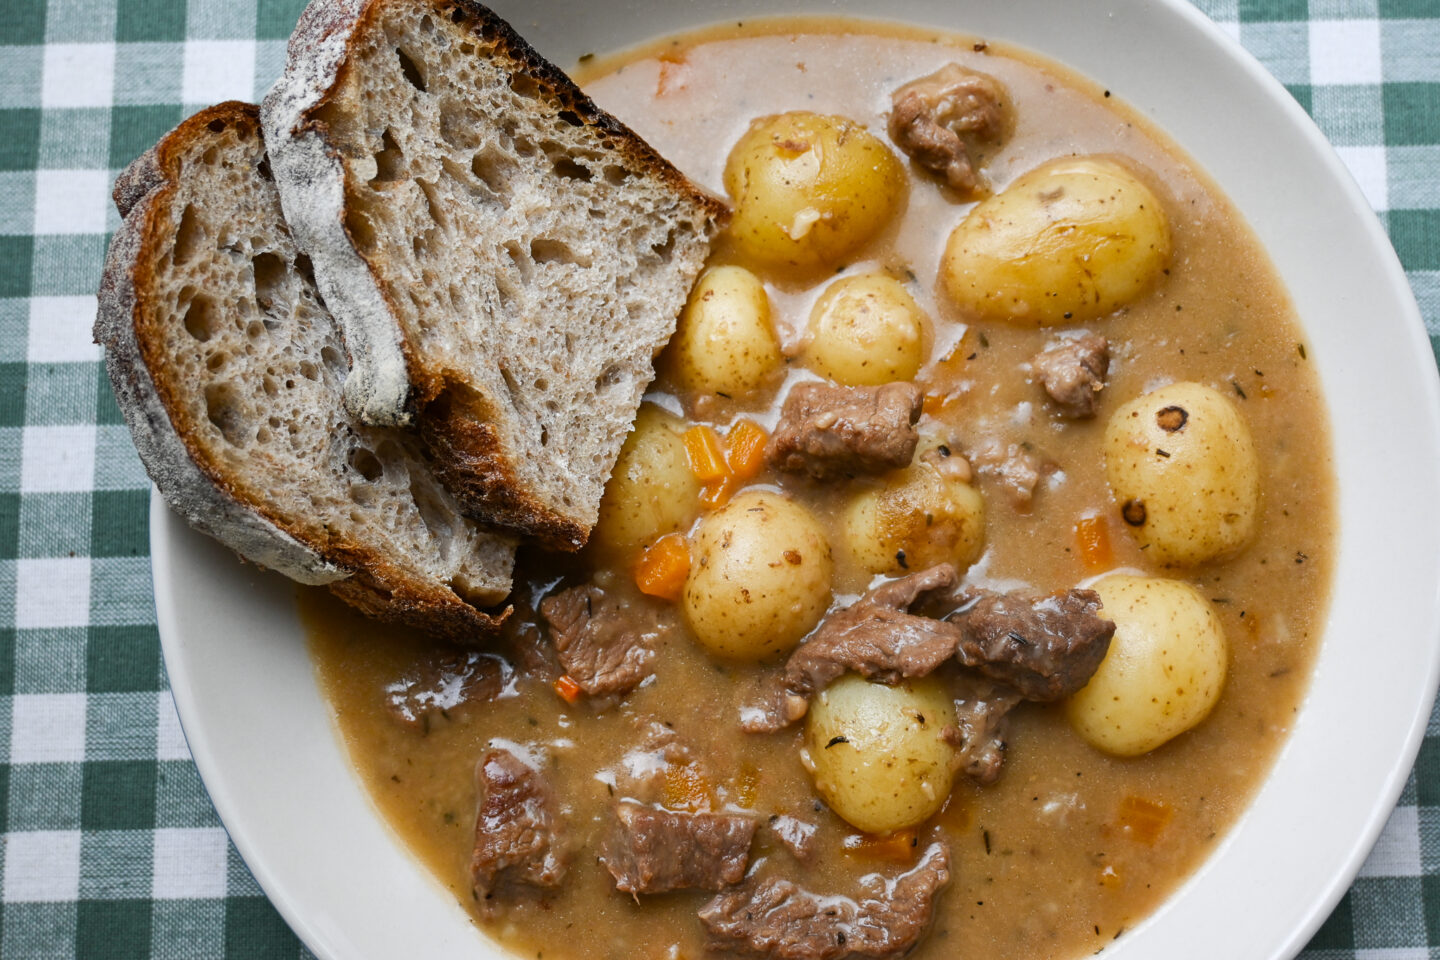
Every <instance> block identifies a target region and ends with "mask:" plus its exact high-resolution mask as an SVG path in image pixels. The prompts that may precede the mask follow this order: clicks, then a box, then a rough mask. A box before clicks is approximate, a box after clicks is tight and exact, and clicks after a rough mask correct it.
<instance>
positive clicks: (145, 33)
mask: <svg viewBox="0 0 1440 960" xmlns="http://www.w3.org/2000/svg"><path fill="white" fill-rule="evenodd" d="M1198 2H1199V6H1200V8H1201V9H1202V10H1204V12H1205V13H1207V14H1208V15H1210V16H1211V17H1212V18H1214V19H1215V20H1216V21H1217V22H1219V23H1220V25H1221V26H1222V27H1223V28H1224V29H1225V30H1226V31H1228V32H1229V33H1231V34H1232V35H1234V36H1236V37H1237V38H1238V39H1239V40H1240V42H1241V43H1243V44H1244V45H1245V46H1246V47H1247V48H1248V49H1249V50H1250V51H1251V52H1252V53H1254V54H1255V55H1256V56H1257V57H1258V58H1259V59H1260V60H1261V62H1263V63H1264V64H1265V66H1266V67H1267V68H1269V70H1270V71H1271V72H1272V73H1274V74H1275V76H1276V77H1277V78H1278V79H1279V80H1280V81H1281V82H1282V83H1284V84H1285V85H1286V86H1287V87H1288V88H1289V90H1290V91H1291V93H1292V94H1293V95H1294V96H1295V98H1296V99H1297V100H1298V101H1299V102H1300V103H1301V104H1303V105H1304V106H1305V108H1306V109H1307V110H1309V111H1310V113H1311V114H1312V115H1313V116H1314V117H1315V120H1316V121H1317V122H1318V123H1319V124H1320V127H1321V129H1322V130H1324V131H1325V134H1326V135H1327V136H1328V137H1329V138H1330V140H1331V142H1332V143H1334V144H1335V147H1336V149H1337V150H1338V151H1339V152H1340V155H1341V157H1342V158H1343V159H1344V160H1345V163H1346V164H1347V165H1348V166H1349V168H1350V170H1351V171H1352V172H1353V173H1354V175H1355V178H1356V179H1357V180H1358V181H1359V183H1360V186H1361V187H1362V189H1363V190H1364V192H1365V195H1366V196H1367V197H1368V198H1369V200H1370V202H1371V204H1372V205H1373V206H1374V208H1375V210H1376V213H1377V215H1378V216H1379V217H1380V219H1381V221H1382V222H1383V223H1384V224H1385V226H1386V228H1387V229H1388V230H1389V232H1390V236H1391V239H1392V240H1393V242H1394V244H1395V247H1396V249H1397V250H1398V251H1399V253H1400V258H1401V260H1402V261H1403V262H1404V264H1405V268H1406V270H1407V271H1408V273H1409V277H1410V281H1411V284H1412V285H1413V286H1414V289H1415V292H1416V294H1417V296H1418V297H1419V299H1420V304H1421V308H1422V310H1423V312H1424V315H1425V321H1426V324H1427V326H1428V328H1429V331H1430V334H1431V343H1432V345H1433V344H1440V0H1310V2H1308V3H1307V2H1306V0H1198ZM301 5H302V0H188V2H187V0H0V957H4V958H14V960H28V958H36V960H60V958H65V957H77V956H78V957H86V958H97V960H126V958H139V957H147V958H148V957H165V958H192V957H193V958H220V957H226V958H256V960H276V958H292V957H302V956H308V953H307V952H306V951H305V949H304V947H303V946H302V945H301V944H300V943H299V942H298V940H297V939H296V938H295V936H294V935H293V934H292V933H291V932H290V930H289V929H288V928H287V927H286V925H285V923H284V922H283V921H282V920H281V919H280V917H279V916H278V915H277V914H276V913H275V911H274V909H273V908H272V907H271V906H270V904H269V902H268V901H267V900H266V899H265V897H264V895H263V893H262V892H261V890H260V888H259V887H258V886H257V885H256V883H255V881H254V880H253V879H252V878H251V876H250V874H249V872H248V871H247V870H246V868H245V865H244V863H243V862H241V860H240V858H239V857H238V856H237V854H236V853H235V850H234V848H233V847H232V846H231V845H230V843H229V841H228V839H227V838H226V835H225V831H224V829H223V828H222V827H221V825H220V822H219V820H218V819H217V818H216V816H215V813H214V811H213V809H212V808H211V806H210V803H209V800H208V799H207V797H206V795H205V789H204V787H203V785H202V784H201V782H200V779H199V777H198V775H197V774H196V771H195V766H194V764H193V763H192V762H191V760H190V755H189V752H188V751H187V749H186V746H185V740H184V738H183V736H182V735H181V732H180V726H179V723H178V721H177V719H176V717H175V709H174V706H173V704H172V702H171V699H170V694H169V692H168V690H167V686H166V680H165V671H164V667H163V664H162V663H161V660H160V653H159V643H158V639H157V636H156V630H155V613H154V607H153V602H152V598H151V580H150V562H149V548H148V542H147V532H146V504H147V497H148V481H147V480H146V477H145V473H144V470H143V469H142V468H141V466H140V463H139V461H138V460H137V458H136V455H135V451H134V448H133V447H132V445H131V443H130V438H129V435H128V433H127V431H126V429H125V426H124V424H123V423H122V422H121V419H120V415H119V411H118V410H117V409H116V407H115V403H114V400H113V399H112V398H111V396H110V388H109V385H108V382H107V381H106V378H105V375H104V370H103V364H102V362H101V355H100V351H99V349H98V348H97V347H95V346H94V345H93V344H92V343H91V341H90V325H91V322H92V321H93V319H94V315H95V290H96V287H97V285H98V283H99V279H100V270H101V264H102V261H103V257H104V251H105V247H106V244H107V243H108V242H109V235H110V233H111V231H113V230H114V229H115V227H116V225H117V222H118V221H117V216H116V213H115V210H114V208H113V206H112V205H111V203H110V200H109V192H110V186H111V183H112V181H113V180H114V178H115V175H116V174H117V173H118V172H119V171H120V170H121V169H122V168H123V167H124V166H125V165H126V164H127V163H129V162H130V161H131V160H133V159H134V158H135V157H136V156H138V155H139V154H140V153H141V152H142V151H144V150H145V149H146V148H147V147H149V146H150V145H151V144H152V143H154V142H155V140H156V139H158V138H159V137H160V136H161V135H162V134H163V133H165V132H166V131H167V130H169V129H170V128H171V127H173V126H174V125H175V124H176V123H177V122H179V121H180V119H181V118H182V117H184V116H186V115H187V114H189V113H192V112H194V111H195V110H197V109H199V108H201V107H203V106H206V105H208V104H211V103H215V102H217V101H220V100H225V99H229V98H237V99H242V100H254V99H255V98H257V97H258V96H259V95H261V94H262V93H263V92H264V91H265V89H266V88H267V87H268V86H269V84H270V82H271V80H272V79H273V78H274V77H275V76H276V75H277V74H278V72H279V70H280V67H281V64H282V62H283V56H284V45H285V38H286V37H287V36H288V35H289V33H290V30H291V29H292V27H293V26H294V23H295V18H296V16H297V15H298V13H299V10H300V7H301ZM876 9H877V11H879V10H881V9H883V8H882V7H879V6H877V8H876ZM1437 352H1440V351H1437ZM1302 956H1303V957H1304V958H1305V960H1321V958H1324V960H1352V958H1353V960H1425V958H1440V718H1436V719H1432V721H1431V726H1430V736H1429V737H1427V739H1426V741H1425V745H1424V748H1423V749H1422V751H1421V754H1420V759H1419V762H1418V764H1417V766H1416V770H1415V773H1414V775H1413V776H1412V777H1411V778H1410V782H1409V783H1408V784H1407V786H1406V788H1405V792H1404V794H1403V796H1402V797H1401V800H1400V804H1399V806H1398V807H1397V809H1396V810H1395V813H1394V814H1393V816H1392V817H1391V818H1390V822H1389V825H1388V826H1387V828H1386V830H1385V833H1384V835H1383V836H1382V837H1381V840H1380V844H1379V846H1378V847H1377V848H1376V850H1375V852H1374V854H1372V855H1371V857H1370V859H1369V860H1368V861H1367V863H1366V864H1365V867H1364V869H1363V870H1362V871H1361V874H1360V877H1359V879H1358V880H1357V881H1356V882H1355V885H1354V886H1353V887H1352V888H1351V890H1350V891H1349V893H1348V894H1347V895H1346V897H1345V899H1344V900H1343V901H1342V902H1341V904H1340V906H1339V908H1338V909H1337V910H1336V911H1335V913H1334V915H1333V916H1332V917H1331V918H1330V920H1329V921H1328V922H1327V923H1326V924H1325V926H1324V927H1323V929H1322V930H1321V931H1320V933H1319V935H1318V936H1317V937H1316V938H1315V939H1314V941H1313V942H1312V943H1311V944H1310V946H1309V947H1308V948H1307V950H1306V951H1305V952H1304V953H1303V954H1302Z"/></svg>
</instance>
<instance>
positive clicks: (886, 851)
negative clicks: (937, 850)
mask: <svg viewBox="0 0 1440 960" xmlns="http://www.w3.org/2000/svg"><path fill="white" fill-rule="evenodd" d="M919 845H920V836H919V834H917V833H916V832H915V830H914V829H913V828H911V829H908V830H896V831H895V832H894V833H887V834H884V835H883V836H876V835H875V834H873V833H852V834H850V835H849V836H847V837H846V838H845V839H844V841H843V842H842V844H841V846H842V847H843V848H844V850H845V852H846V853H848V854H850V855H851V856H859V857H868V858H870V859H872V860H885V861H888V862H890V863H909V862H910V861H911V860H913V859H915V851H916V849H917V848H918V847H919Z"/></svg>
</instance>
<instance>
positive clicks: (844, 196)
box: [725, 111, 905, 270]
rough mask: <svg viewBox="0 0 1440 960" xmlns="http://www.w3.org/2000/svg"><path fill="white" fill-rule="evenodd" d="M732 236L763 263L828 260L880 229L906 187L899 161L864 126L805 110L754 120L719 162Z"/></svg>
mask: <svg viewBox="0 0 1440 960" xmlns="http://www.w3.org/2000/svg"><path fill="white" fill-rule="evenodd" d="M725 189H726V191H727V192H729V194H730V196H731V198H732V199H733V201H734V205H735V213H734V217H733V219H731V221H730V235H731V237H732V238H733V239H734V241H735V245H736V246H737V247H738V248H739V250H740V252H741V253H742V254H743V255H744V256H745V257H747V258H749V259H750V260H751V261H753V262H754V263H756V264H758V265H760V266H762V267H769V268H774V267H781V268H783V267H796V268H799V269H802V270H809V269H813V268H816V267H821V266H830V265H833V264H834V263H836V262H837V261H839V259H840V258H841V257H843V256H845V255H846V254H848V253H851V252H853V251H854V250H856V249H857V248H859V247H860V246H861V245H863V244H864V243H865V241H867V240H869V239H870V238H871V237H872V236H874V235H875V233H876V232H877V231H879V230H880V228H881V227H883V226H884V225H885V224H886V222H887V221H889V220H890V218H891V216H892V215H893V214H894V213H895V210H896V208H897V207H898V206H899V205H900V200H901V198H902V197H903V195H904V192H905V171H904V168H902V167H901V166H900V161H899V160H897V159H896V158H895V155H894V154H893V153H891V152H890V150H889V149H888V148H887V147H886V146H885V144H883V143H881V142H880V140H879V139H877V138H876V137H874V136H873V135H871V134H870V133H868V132H867V131H866V130H865V128H864V127H862V126H860V125H859V124H857V123H855V122H854V121H852V120H847V119H845V118H844V117H832V116H822V115H820V114H815V113H806V112H803V111H800V112H795V113H782V114H779V115H776V116H770V117H761V118H759V119H758V120H755V121H754V122H753V123H752V124H751V125H750V129H749V130H747V131H746V132H745V135H744V136H742V137H741V138H740V141H739V142H738V143H736V144H735V146H734V148H733V149H732V150H731V151H730V156H729V158H728V159H727V160H726V162H725Z"/></svg>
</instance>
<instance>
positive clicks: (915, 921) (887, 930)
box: [700, 841, 950, 960]
mask: <svg viewBox="0 0 1440 960" xmlns="http://www.w3.org/2000/svg"><path fill="white" fill-rule="evenodd" d="M949 882H950V849H949V848H948V847H947V846H945V844H944V843H942V842H938V841H937V842H935V843H932V844H930V846H929V847H927V848H926V849H925V852H924V853H922V854H921V855H920V859H919V862H917V863H916V864H915V866H913V867H911V868H910V869H909V870H906V871H905V872H903V873H901V874H899V875H898V876H894V877H884V876H881V875H879V874H871V875H870V876H868V877H866V878H864V880H862V881H861V893H860V895H859V896H858V897H854V898H852V897H848V896H844V895H836V894H828V895H825V894H815V893H811V892H810V891H809V890H806V889H805V888H804V887H801V886H800V885H798V884H796V883H794V882H793V881H791V880H786V879H783V878H780V877H771V878H769V879H765V880H757V879H756V878H751V879H750V880H747V881H746V882H745V883H744V884H743V885H741V886H739V887H737V888H735V889H733V890H728V891H726V892H724V893H721V894H719V895H718V896H716V897H715V898H714V899H713V900H711V901H710V902H709V903H707V904H706V905H705V906H704V908H702V909H701V911H700V922H701V923H703V924H704V925H705V930H706V932H707V933H708V934H709V938H710V939H709V945H710V946H711V947H712V948H714V949H716V950H721V951H728V952H733V953H737V954H740V955H742V956H751V957H766V958H777V960H779V958H783V960H839V958H842V957H875V958H887V957H899V956H902V955H903V954H904V953H905V952H906V951H908V950H910V949H911V948H912V947H914V946H915V944H916V943H918V942H919V941H920V938H921V937H923V936H924V935H925V931H926V928H928V927H929V926H930V920H931V918H932V917H933V916H934V914H935V896H936V894H938V893H939V892H940V891H941V890H942V889H943V888H944V887H945V884H947V883H949Z"/></svg>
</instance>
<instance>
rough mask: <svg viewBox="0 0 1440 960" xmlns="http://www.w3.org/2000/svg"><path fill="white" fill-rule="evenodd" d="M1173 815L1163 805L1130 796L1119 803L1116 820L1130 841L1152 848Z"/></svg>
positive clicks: (1173, 812) (1173, 813)
mask: <svg viewBox="0 0 1440 960" xmlns="http://www.w3.org/2000/svg"><path fill="white" fill-rule="evenodd" d="M1174 815H1175V811H1173V810H1171V809H1170V808H1169V807H1167V806H1166V805H1165V804H1163V803H1160V802H1158V801H1155V800H1146V799H1145V798H1144V797H1137V796H1133V795H1132V796H1128V797H1126V798H1125V799H1123V800H1121V801H1120V812H1119V817H1118V819H1119V821H1120V826H1121V827H1122V828H1123V829H1124V830H1125V831H1126V832H1127V833H1128V834H1129V835H1130V837H1131V839H1133V840H1136V841H1138V842H1140V843H1143V844H1145V845H1146V846H1147V847H1153V846H1154V845H1155V841H1156V840H1158V839H1159V838H1160V833H1161V831H1163V830H1164V829H1165V827H1166V825H1167V824H1169V823H1170V818H1171V817H1173V816H1174Z"/></svg>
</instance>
